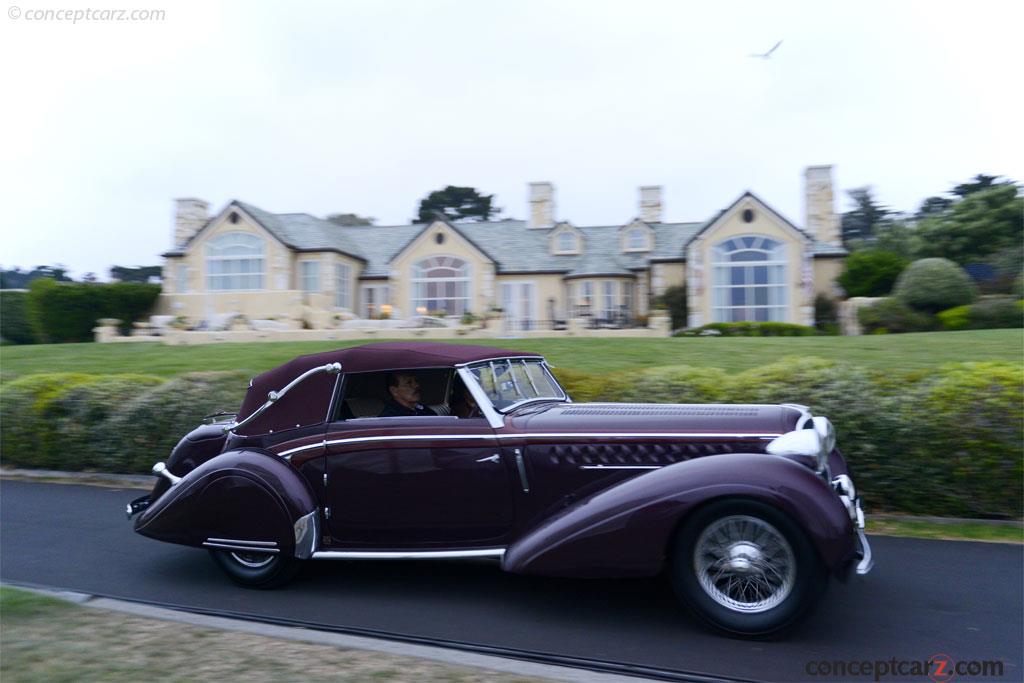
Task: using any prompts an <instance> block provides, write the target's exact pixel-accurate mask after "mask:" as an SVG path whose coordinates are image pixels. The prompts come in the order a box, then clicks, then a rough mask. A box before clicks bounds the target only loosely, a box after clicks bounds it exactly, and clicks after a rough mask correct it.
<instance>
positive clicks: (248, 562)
mask: <svg viewBox="0 0 1024 683" xmlns="http://www.w3.org/2000/svg"><path fill="white" fill-rule="evenodd" d="M231 557H233V558H235V562H237V563H238V564H241V565H244V566H246V567H250V568H252V569H259V568H260V567H266V566H267V565H268V564H270V562H271V561H272V560H273V559H274V556H273V555H268V554H266V553H237V552H233V553H231Z"/></svg>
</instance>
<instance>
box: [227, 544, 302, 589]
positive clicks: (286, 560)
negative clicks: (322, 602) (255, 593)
mask: <svg viewBox="0 0 1024 683" xmlns="http://www.w3.org/2000/svg"><path fill="white" fill-rule="evenodd" d="M210 557H212V558H213V561H214V563H215V564H216V565H217V566H218V567H220V568H221V569H222V570H224V573H225V574H227V575H228V577H230V578H231V580H232V581H234V582H235V583H237V584H238V585H240V586H245V587H246V588H278V587H279V586H283V585H285V584H286V583H288V582H289V581H291V580H292V579H293V578H294V577H295V575H296V574H297V573H298V571H299V569H301V567H302V564H301V562H300V561H299V560H296V559H295V558H293V557H285V556H283V555H270V554H266V553H249V552H236V551H232V550H213V549H210Z"/></svg>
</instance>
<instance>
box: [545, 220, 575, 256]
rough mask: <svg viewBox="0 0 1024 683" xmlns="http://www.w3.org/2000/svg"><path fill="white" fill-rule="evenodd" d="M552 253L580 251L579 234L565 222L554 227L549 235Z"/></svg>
mask: <svg viewBox="0 0 1024 683" xmlns="http://www.w3.org/2000/svg"><path fill="white" fill-rule="evenodd" d="M550 248H551V253H552V254H578V253H580V236H579V233H577V232H576V230H575V229H574V228H572V227H571V226H569V225H567V224H563V225H562V226H561V227H559V228H556V229H555V231H554V233H552V235H551V247H550Z"/></svg>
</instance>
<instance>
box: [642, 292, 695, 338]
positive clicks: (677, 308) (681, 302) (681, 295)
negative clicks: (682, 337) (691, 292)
mask: <svg viewBox="0 0 1024 683" xmlns="http://www.w3.org/2000/svg"><path fill="white" fill-rule="evenodd" d="M651 306H652V308H653V307H656V306H664V307H665V308H666V309H667V310H668V314H669V316H670V317H671V318H672V329H673V330H678V329H681V328H683V327H686V324H687V321H688V319H687V308H686V307H687V301H686V285H673V286H671V287H668V288H667V289H665V291H664V292H663V293H662V294H661V295H660V296H656V297H654V299H653V300H652V301H651Z"/></svg>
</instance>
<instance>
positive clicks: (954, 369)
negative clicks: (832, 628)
mask: <svg viewBox="0 0 1024 683" xmlns="http://www.w3.org/2000/svg"><path fill="white" fill-rule="evenodd" d="M558 377H559V381H563V380H565V386H566V390H567V391H569V393H570V395H571V396H573V398H574V399H577V400H593V401H637V402H641V401H642V402H654V403H703V402H720V403H801V404H804V405H808V406H810V407H811V410H812V412H814V413H815V414H816V415H826V416H828V417H829V419H830V420H832V422H833V424H835V426H836V431H837V436H838V443H839V448H840V449H841V450H842V451H843V454H844V455H845V456H846V458H847V460H848V461H849V463H850V467H851V469H852V470H853V475H854V480H855V481H856V483H857V485H858V489H859V490H860V491H861V492H862V493H863V495H864V497H865V502H866V505H867V508H868V511H869V512H871V511H872V510H874V511H882V510H886V511H893V512H908V513H917V514H929V515H946V516H954V517H984V518H996V519H1005V518H1014V519H1016V518H1020V517H1021V516H1022V515H1024V509H1022V504H1024V500H1022V491H1021V487H1020V486H1019V483H1020V481H1021V480H1022V477H1024V470H1022V458H1021V452H1022V449H1024V431H1022V426H1024V371H1022V368H1021V366H1020V365H1017V364H1012V363H961V364H954V365H949V366H944V367H943V368H941V369H940V370H938V371H936V372H930V373H928V374H923V373H916V374H909V375H901V376H894V375H891V374H889V375H886V374H883V373H878V372H871V371H868V370H865V369H863V368H859V367H856V366H850V365H845V364H841V363H836V362H832V361H826V360H822V359H813V358H812V359H786V360H783V361H780V362H779V363H775V364H772V365H768V366H765V367H762V368H757V369H752V370H747V371H746V372H742V373H739V374H735V375H728V374H726V373H724V372H723V371H721V370H717V369H715V368H693V367H686V366H677V367H665V368H652V369H649V370H644V371H641V372H639V373H630V374H629V376H628V381H627V379H626V378H625V377H624V376H622V375H618V376H611V377H609V376H608V375H604V376H593V377H588V376H587V375H586V373H581V372H578V371H577V372H573V373H571V374H569V375H565V376H564V377H563V374H559V375H558ZM578 387H581V388H582V389H583V390H584V392H585V394H586V395H585V396H577V391H576V390H577V388H578ZM600 387H605V390H604V391H601V390H600V389H599V388H600Z"/></svg>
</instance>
